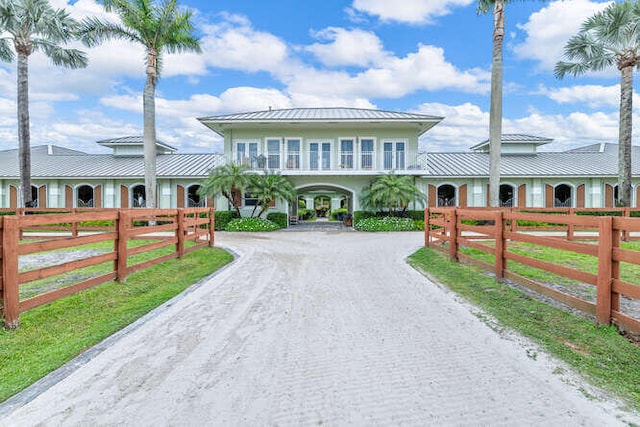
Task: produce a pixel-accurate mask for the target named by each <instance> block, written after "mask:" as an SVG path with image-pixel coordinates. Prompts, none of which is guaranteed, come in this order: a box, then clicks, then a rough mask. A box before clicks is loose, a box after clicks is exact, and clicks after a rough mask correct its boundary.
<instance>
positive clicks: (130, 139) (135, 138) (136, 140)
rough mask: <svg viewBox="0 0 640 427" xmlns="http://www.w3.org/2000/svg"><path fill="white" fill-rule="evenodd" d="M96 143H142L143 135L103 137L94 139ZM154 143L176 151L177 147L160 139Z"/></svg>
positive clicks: (106, 144) (105, 144)
mask: <svg viewBox="0 0 640 427" xmlns="http://www.w3.org/2000/svg"><path fill="white" fill-rule="evenodd" d="M96 143H97V144H100V145H104V146H110V145H144V137H143V136H142V135H136V136H123V137H120V138H110V139H103V140H100V141H96ZM156 145H157V146H160V147H163V148H167V149H169V150H171V151H176V150H177V148H175V147H172V146H171V145H169V144H167V143H165V142H162V141H160V140H156Z"/></svg>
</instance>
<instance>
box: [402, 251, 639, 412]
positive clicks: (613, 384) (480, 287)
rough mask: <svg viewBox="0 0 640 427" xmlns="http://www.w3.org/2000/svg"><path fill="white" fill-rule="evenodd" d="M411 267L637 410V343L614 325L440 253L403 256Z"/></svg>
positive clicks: (423, 252)
mask: <svg viewBox="0 0 640 427" xmlns="http://www.w3.org/2000/svg"><path fill="white" fill-rule="evenodd" d="M409 262H410V264H411V265H412V266H414V267H415V268H416V269H418V270H420V271H423V272H425V273H427V274H428V275H429V276H430V277H433V278H434V279H435V280H436V281H437V282H439V283H442V284H444V285H445V286H447V287H448V288H450V289H451V290H453V291H454V292H456V293H458V294H459V295H461V296H463V297H464V298H465V299H467V300H468V301H470V302H471V303H473V304H475V305H477V306H478V307H480V308H482V309H483V311H484V312H485V313H486V314H487V315H488V316H490V317H491V318H493V319H495V320H496V321H497V322H498V324H499V325H500V327H502V328H509V329H513V330H516V331H518V332H519V333H521V334H522V335H524V336H526V337H528V338H530V339H532V340H533V341H534V342H535V343H537V344H538V345H540V346H541V348H543V349H544V350H546V351H547V352H549V353H550V354H552V355H553V356H555V357H557V358H558V359H560V360H563V361H565V362H566V363H568V364H569V365H570V366H572V367H573V368H574V369H575V370H576V371H577V372H578V373H580V374H581V375H583V376H584V377H585V378H586V379H587V380H588V381H589V382H591V383H592V384H593V385H595V386H598V387H600V388H602V389H604V390H607V391H609V392H612V393H614V394H615V395H617V396H619V397H620V398H621V399H623V400H624V401H626V402H628V403H629V405H630V406H632V407H634V408H636V409H640V380H639V379H640V363H638V361H640V346H638V345H637V344H634V343H631V342H629V341H628V340H627V339H625V338H624V337H623V336H621V335H620V334H618V332H617V330H616V329H615V328H614V327H601V326H596V325H595V323H594V322H593V321H590V320H588V319H585V318H582V317H579V316H576V315H574V314H571V313H569V312H566V311H564V310H562V309H560V308H556V307H554V306H551V305H549V304H546V303H544V302H541V301H538V300H536V299H534V298H533V297H531V296H529V295H528V294H526V293H525V292H523V291H521V290H519V289H516V288H512V287H510V286H508V285H506V284H503V283H500V282H498V281H496V280H495V279H493V278H492V277H490V276H488V275H486V274H483V271H482V270H481V269H480V267H476V266H466V265H462V264H458V263H454V262H450V261H449V259H448V258H447V257H445V256H444V255H442V254H441V253H440V252H438V251H436V250H433V249H429V248H423V249H420V250H418V251H417V252H416V253H415V254H413V255H412V256H411V257H410V258H409Z"/></svg>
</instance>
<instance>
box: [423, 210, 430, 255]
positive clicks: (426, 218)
mask: <svg viewBox="0 0 640 427" xmlns="http://www.w3.org/2000/svg"><path fill="white" fill-rule="evenodd" d="M429 228H430V226H429V208H426V209H425V210H424V245H425V246H426V247H427V248H428V247H429V240H430V239H429Z"/></svg>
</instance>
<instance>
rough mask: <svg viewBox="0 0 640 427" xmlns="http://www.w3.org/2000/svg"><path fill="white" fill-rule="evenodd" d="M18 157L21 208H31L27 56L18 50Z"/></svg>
mask: <svg viewBox="0 0 640 427" xmlns="http://www.w3.org/2000/svg"><path fill="white" fill-rule="evenodd" d="M17 53H18V55H17V56H18V69H17V71H18V100H17V101H18V141H19V144H18V157H19V158H20V160H19V162H20V188H21V189H22V206H27V207H29V206H31V203H32V198H31V147H30V140H31V134H30V131H29V56H28V54H27V53H26V52H23V51H22V49H18V52H17Z"/></svg>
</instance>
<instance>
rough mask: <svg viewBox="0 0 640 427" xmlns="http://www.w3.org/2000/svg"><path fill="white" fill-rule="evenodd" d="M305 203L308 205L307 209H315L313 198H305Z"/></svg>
mask: <svg viewBox="0 0 640 427" xmlns="http://www.w3.org/2000/svg"><path fill="white" fill-rule="evenodd" d="M304 201H305V203H306V204H307V209H315V205H314V204H313V197H305V198H304Z"/></svg>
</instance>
